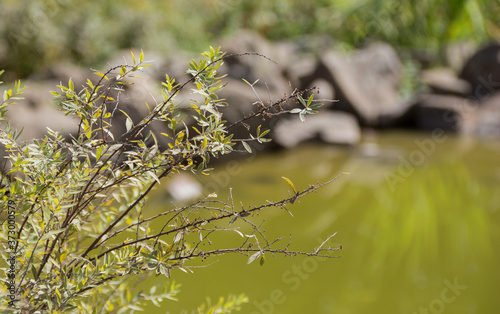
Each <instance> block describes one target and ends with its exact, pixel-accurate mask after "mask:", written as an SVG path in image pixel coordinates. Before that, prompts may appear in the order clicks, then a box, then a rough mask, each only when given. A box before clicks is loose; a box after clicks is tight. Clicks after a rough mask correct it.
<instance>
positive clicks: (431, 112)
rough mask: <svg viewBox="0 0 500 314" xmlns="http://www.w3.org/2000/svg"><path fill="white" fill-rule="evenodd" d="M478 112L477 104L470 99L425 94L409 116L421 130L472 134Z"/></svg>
mask: <svg viewBox="0 0 500 314" xmlns="http://www.w3.org/2000/svg"><path fill="white" fill-rule="evenodd" d="M476 111H477V102H473V101H471V100H470V99H468V98H464V97H457V96H449V95H435V94H423V95H421V96H420V99H419V101H418V102H417V103H416V104H415V105H414V106H413V107H412V108H411V109H410V112H409V114H410V116H411V119H410V120H413V123H414V125H415V126H416V128H417V129H420V130H434V129H442V130H446V131H453V132H457V133H461V134H471V133H472V132H473V130H474V128H475V124H476Z"/></svg>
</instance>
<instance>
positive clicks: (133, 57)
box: [130, 51, 136, 65]
mask: <svg viewBox="0 0 500 314" xmlns="http://www.w3.org/2000/svg"><path fill="white" fill-rule="evenodd" d="M130 54H131V55H132V62H133V63H134V65H135V64H136V63H135V56H134V53H133V52H132V51H130Z"/></svg>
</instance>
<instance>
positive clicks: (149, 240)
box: [0, 48, 338, 313]
mask: <svg viewBox="0 0 500 314" xmlns="http://www.w3.org/2000/svg"><path fill="white" fill-rule="evenodd" d="M202 55H203V56H204V58H203V59H201V60H200V61H198V62H197V61H194V60H193V61H192V62H191V63H190V64H189V69H188V73H190V74H191V79H190V80H189V81H187V82H185V83H182V84H179V83H177V82H175V80H174V79H171V78H170V77H169V76H168V75H166V79H165V81H164V82H163V83H162V86H163V94H162V96H163V101H161V102H158V103H157V104H155V105H154V107H149V109H150V110H149V114H148V115H147V116H145V117H141V120H140V121H139V122H136V123H134V122H133V120H132V118H131V117H129V116H128V115H127V113H126V112H124V111H122V110H120V108H119V102H118V100H117V99H118V98H119V97H120V96H121V95H123V94H125V93H126V88H125V87H126V85H127V84H131V81H130V80H133V79H134V78H135V77H134V75H136V74H137V73H139V72H140V71H141V70H142V69H143V68H144V67H147V66H148V64H145V63H144V62H143V58H144V56H143V54H142V53H141V54H140V56H137V57H136V56H134V54H132V60H133V63H132V64H130V65H127V64H125V65H122V66H116V67H114V68H111V69H110V70H108V71H107V72H106V73H99V72H96V73H95V74H96V75H97V76H98V77H99V80H98V82H97V83H92V81H90V80H88V81H87V85H86V86H84V87H83V89H81V90H78V89H77V88H75V86H74V83H73V82H72V81H71V80H70V81H69V82H68V85H67V86H64V85H60V86H58V87H59V91H58V92H52V93H53V94H54V95H55V96H56V98H57V99H58V105H59V107H60V109H61V110H62V111H63V112H65V113H66V114H67V115H70V116H73V117H74V118H75V119H76V120H77V121H78V125H79V128H78V133H77V134H72V137H71V141H70V142H69V143H68V142H67V141H65V140H64V139H63V138H62V136H61V135H60V134H59V132H58V131H57V130H50V129H49V131H48V135H47V136H45V137H44V138H43V139H36V140H33V141H30V142H26V143H18V142H17V141H16V139H17V137H18V135H19V134H20V133H19V132H18V131H16V130H12V129H11V128H10V126H9V124H8V122H7V124H6V125H5V127H4V128H3V129H2V130H1V131H0V142H1V144H3V145H4V146H5V147H6V149H7V152H8V160H9V166H8V167H7V169H9V170H8V173H7V174H6V175H2V180H1V182H2V186H1V187H0V195H1V200H0V206H1V208H8V219H7V220H6V221H4V222H3V223H2V225H1V234H0V238H1V239H2V245H3V250H4V252H5V253H6V254H2V262H1V263H2V269H1V271H2V273H3V274H2V278H10V279H11V280H13V281H10V282H6V285H2V288H1V289H2V290H0V291H1V296H2V301H1V304H0V306H1V309H2V310H3V312H4V313H8V312H9V309H8V307H7V305H8V303H9V297H10V296H13V295H15V296H16V297H17V300H18V301H16V302H15V309H16V310H21V311H23V312H34V311H50V312H51V313H58V312H67V311H78V312H79V313H86V312H94V311H95V310H96V309H97V311H99V312H117V313H123V312H131V311H137V310H140V309H141V308H142V306H143V305H144V304H145V303H147V302H148V301H151V302H153V303H154V304H159V303H160V302H161V301H162V300H164V299H175V296H176V295H177V293H178V291H179V289H178V288H179V286H178V285H176V284H175V283H174V282H172V283H170V284H165V283H163V284H162V285H161V286H162V288H161V289H157V288H156V287H152V288H151V289H150V290H149V291H147V292H143V291H136V289H135V288H134V287H135V285H137V284H139V283H140V282H141V281H142V280H143V279H145V278H147V277H149V276H151V275H152V274H155V275H157V276H160V275H162V276H165V277H166V278H170V275H171V271H172V270H173V269H180V270H183V271H189V270H190V268H191V266H192V261H193V260H194V261H196V260H200V261H203V260H205V259H206V258H208V257H211V256H219V255H226V254H231V253H237V254H243V255H246V256H248V263H251V262H253V261H254V260H259V261H260V264H261V265H262V264H264V261H265V255H266V253H268V254H273V255H286V256H290V255H291V256H295V255H306V256H330V255H329V254H331V253H333V252H334V251H337V250H338V249H336V248H323V245H324V244H325V243H326V241H325V242H324V243H323V244H322V245H320V246H318V247H317V248H316V249H314V250H313V251H312V252H311V253H307V252H301V251H292V250H289V245H282V246H279V243H281V242H278V241H279V239H273V240H269V239H268V238H267V237H266V236H265V235H264V233H263V230H262V229H261V227H260V226H261V223H255V222H254V221H253V220H254V219H253V217H254V216H255V214H257V213H259V212H260V211H264V210H266V209H269V208H278V209H280V210H281V209H283V211H282V212H283V213H286V211H288V209H287V208H286V207H285V206H286V205H287V204H293V203H294V202H295V201H296V200H297V199H300V198H302V197H304V196H305V195H308V194H310V193H312V192H315V191H316V190H317V189H319V188H320V187H322V186H324V185H325V184H327V183H329V182H331V181H333V180H331V181H329V182H327V183H325V184H317V185H311V186H309V187H308V188H306V189H305V190H301V191H296V190H295V188H294V191H293V193H294V194H293V195H289V196H288V197H285V198H283V199H281V200H279V201H276V202H267V203H265V204H263V205H258V206H245V205H243V204H242V203H240V204H238V205H236V206H235V202H234V201H233V198H232V197H229V198H228V199H227V200H225V201H221V200H219V199H218V198H217V195H215V194H210V195H209V196H208V197H206V198H204V199H201V200H199V201H197V202H195V203H194V204H191V205H187V206H184V207H176V208H169V209H165V210H164V211H162V212H160V213H151V212H148V211H145V210H144V203H145V201H146V200H147V197H148V195H149V194H150V192H151V191H152V190H153V188H155V187H156V186H157V184H159V183H160V180H161V179H162V178H166V177H168V176H170V175H171V174H174V173H177V172H180V171H190V172H192V173H195V174H198V175H206V174H209V172H210V170H211V169H210V168H208V162H209V160H210V158H211V157H217V156H220V155H224V154H229V153H231V152H234V151H235V147H237V148H239V149H240V151H243V148H246V149H247V150H249V151H250V149H251V148H250V146H249V145H248V144H247V143H249V142H252V141H256V142H265V141H266V140H267V139H266V138H264V136H265V135H266V133H267V130H261V127H260V126H259V127H258V128H257V130H256V131H255V133H253V132H252V133H253V134H249V138H246V139H245V138H244V139H234V138H233V134H232V133H231V131H232V130H233V129H234V128H236V127H239V126H242V125H243V122H244V121H247V120H249V119H254V118H259V117H264V116H268V115H278V114H281V113H286V112H288V113H289V112H291V110H286V109H284V108H286V106H287V104H290V103H295V102H300V103H302V104H303V105H304V106H305V107H306V109H304V112H302V111H301V112H300V114H301V115H304V114H305V113H307V114H313V113H314V112H313V110H312V108H314V109H317V108H319V107H320V104H317V103H315V102H313V96H311V97H309V98H308V100H307V102H306V101H305V100H304V99H303V97H302V96H301V95H303V94H304V93H305V91H303V92H294V93H293V94H292V95H290V96H288V97H285V98H282V99H280V100H278V101H276V102H275V103H272V104H269V105H265V104H261V106H260V107H259V108H258V109H256V111H255V112H254V113H250V114H248V115H247V116H245V117H244V118H242V120H241V121H240V122H237V123H234V124H231V125H226V124H225V121H224V120H223V117H222V114H221V113H220V111H219V108H220V107H221V106H226V105H228V104H226V103H225V102H224V100H223V99H219V98H218V95H217V94H218V93H219V92H220V91H221V90H222V89H223V88H224V84H223V82H222V78H221V77H219V76H217V69H218V68H219V67H220V66H221V64H222V62H223V60H224V58H225V57H224V54H223V53H221V52H220V51H219V49H213V48H210V50H209V51H207V52H204V53H203V54H202ZM246 55H248V54H243V55H242V56H246ZM254 55H255V54H254ZM247 57H248V56H247ZM254 57H258V56H254ZM135 79H136V78H135ZM188 84H192V87H193V91H194V93H197V94H199V95H201V96H202V98H203V100H201V101H200V102H194V101H193V103H191V104H190V110H188V112H187V114H188V115H189V116H191V117H192V118H193V119H194V120H195V121H196V123H194V125H190V126H188V125H187V124H186V123H185V122H184V120H183V119H184V117H185V116H186V108H182V109H181V108H180V106H179V104H178V103H176V101H175V96H176V94H177V93H178V92H179V91H180V90H181V89H183V88H186V86H191V85H188ZM249 88H250V87H249ZM22 91H23V87H21V84H20V83H16V84H15V86H14V88H13V89H8V90H5V92H4V94H3V102H2V103H1V104H0V116H1V117H2V120H6V118H5V113H6V111H7V105H11V104H12V103H13V101H15V100H16V99H19V97H20V96H21V94H22ZM144 105H145V106H146V105H147V104H144ZM118 111H121V112H122V113H123V114H124V115H125V117H126V121H125V125H126V133H125V134H119V135H116V134H113V133H112V126H113V124H114V123H117V122H116V120H115V119H114V118H116V116H115V112H118ZM136 120H137V119H136ZM118 121H119V120H118ZM155 121H157V122H161V123H164V124H166V125H168V128H169V130H170V132H168V133H161V134H154V133H153V132H152V131H147V129H146V128H147V127H148V126H149V125H150V124H151V123H153V122H155ZM249 133H250V131H249ZM159 136H163V137H166V138H167V139H168V141H169V144H168V148H167V149H163V148H161V147H160V146H159V145H158V141H157V138H158V137H159ZM243 143H244V144H243ZM235 145H238V146H235ZM289 182H290V184H291V185H292V183H291V181H289ZM292 186H293V185H292ZM288 212H289V211H288ZM236 221H238V223H237V224H236V223H235V222H236ZM154 222H159V223H160V224H161V228H160V229H155V230H152V229H151V228H150V224H152V223H154ZM233 223H235V224H234V225H240V226H241V224H243V225H247V228H246V229H245V230H242V231H243V232H244V233H243V232H242V231H240V230H239V228H237V227H234V226H231V225H232V224H233ZM219 233H221V234H224V237H229V236H231V235H234V236H235V237H237V238H238V239H239V241H238V242H239V244H238V245H236V246H234V247H224V246H222V247H221V246H219V245H218V241H217V239H218V234H219ZM7 253H8V254H7ZM330 257H331V256H330ZM246 301H247V299H246V297H245V296H237V297H235V296H232V297H229V298H228V299H227V300H226V301H224V300H223V299H221V301H219V302H218V303H216V304H215V305H204V306H200V307H199V311H200V312H208V313H213V312H217V313H224V312H230V311H231V310H234V309H238V308H239V307H240V305H241V304H242V303H244V302H246ZM218 309H219V310H218ZM10 312H14V310H13V309H10Z"/></svg>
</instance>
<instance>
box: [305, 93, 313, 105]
mask: <svg viewBox="0 0 500 314" xmlns="http://www.w3.org/2000/svg"><path fill="white" fill-rule="evenodd" d="M313 99H314V94H311V96H309V99H308V100H307V106H306V107H309V105H310V104H311V103H312V101H313Z"/></svg>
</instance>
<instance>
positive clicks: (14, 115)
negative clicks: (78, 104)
mask: <svg viewBox="0 0 500 314" xmlns="http://www.w3.org/2000/svg"><path fill="white" fill-rule="evenodd" d="M26 85H27V86H28V88H27V89H26V91H25V93H24V94H23V97H24V99H22V100H18V101H17V103H16V104H14V105H11V106H9V107H8V112H7V118H8V120H9V122H10V124H11V127H12V128H14V129H18V130H21V129H22V128H24V130H23V132H22V134H21V136H20V137H19V141H27V140H32V139H38V138H42V137H43V136H44V135H46V134H47V128H50V129H52V130H54V131H61V135H62V136H63V137H66V138H68V137H69V134H75V133H76V132H77V130H78V121H77V120H76V119H73V118H72V117H70V116H65V115H64V113H63V112H61V111H59V110H58V109H57V106H56V105H55V104H54V101H53V96H52V94H50V91H51V90H56V89H57V87H56V86H55V85H56V83H54V82H44V83H32V82H28V83H27V84H26Z"/></svg>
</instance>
